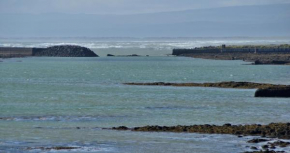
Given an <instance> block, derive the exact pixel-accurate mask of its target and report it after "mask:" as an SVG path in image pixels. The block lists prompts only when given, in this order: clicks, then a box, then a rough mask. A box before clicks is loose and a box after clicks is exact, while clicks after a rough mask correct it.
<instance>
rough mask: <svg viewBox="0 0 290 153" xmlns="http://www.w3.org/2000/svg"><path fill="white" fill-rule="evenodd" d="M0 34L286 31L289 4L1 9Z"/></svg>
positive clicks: (289, 33)
mask: <svg viewBox="0 0 290 153" xmlns="http://www.w3.org/2000/svg"><path fill="white" fill-rule="evenodd" d="M0 20H1V23H0V37H8V36H46V37H50V36H52V37H55V36H56V37H57V36H61V37H70V36H93V37H127V36H129V37H203V36H207V37H210V36H213V37H216V36H217V37H224V36H290V4H281V5H280V4H279V5H277V4H275V5H259V6H237V7H224V8H214V9H199V10H186V11H178V12H161V13H149V14H134V15H89V14H57V13H55V14H38V15H37V14H1V15H0Z"/></svg>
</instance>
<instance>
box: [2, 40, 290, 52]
mask: <svg viewBox="0 0 290 153" xmlns="http://www.w3.org/2000/svg"><path fill="white" fill-rule="evenodd" d="M289 43H290V38H289V39H275V38H273V39H246V38H243V39H237V38H235V39H180V40H179V39H174V40H114V41H107V40H103V41H100V40H98V41H95V40H82V41H69V40H63V41H59V40H58V41H52V40H42V42H40V41H27V40H20V41H19V40H5V39H4V40H3V39H1V40H0V47H29V48H31V47H36V48H45V47H50V46H55V45H79V46H83V47H87V48H91V49H129V48H139V49H155V50H171V49H173V48H194V47H202V46H219V45H221V44H227V45H245V44H248V45H254V44H263V45H265V44H289Z"/></svg>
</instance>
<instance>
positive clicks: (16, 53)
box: [0, 45, 98, 58]
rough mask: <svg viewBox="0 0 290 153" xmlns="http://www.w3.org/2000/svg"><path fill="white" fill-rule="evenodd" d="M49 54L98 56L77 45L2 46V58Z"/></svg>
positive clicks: (50, 55) (0, 56) (53, 55)
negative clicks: (46, 46)
mask: <svg viewBox="0 0 290 153" xmlns="http://www.w3.org/2000/svg"><path fill="white" fill-rule="evenodd" d="M28 56H48V57H98V55H97V54H95V53H94V52H93V51H92V50H90V49H89V48H86V47H81V46H75V45H60V46H52V47H48V48H20V47H0V58H13V57H28Z"/></svg>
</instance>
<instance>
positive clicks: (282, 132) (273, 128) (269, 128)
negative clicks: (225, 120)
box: [112, 123, 290, 141]
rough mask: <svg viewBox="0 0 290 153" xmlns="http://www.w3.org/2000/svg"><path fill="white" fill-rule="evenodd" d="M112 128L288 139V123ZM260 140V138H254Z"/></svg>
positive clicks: (289, 131) (289, 130)
mask: <svg viewBox="0 0 290 153" xmlns="http://www.w3.org/2000/svg"><path fill="white" fill-rule="evenodd" d="M112 129H113V130H131V131H144V132H145V131H150V132H189V133H208V134H213V133H215V134H235V135H241V134H242V135H252V136H267V137H275V138H281V139H290V125H289V124H288V123H271V124H268V125H257V124H253V125H231V126H229V125H227V126H217V125H209V124H205V125H191V126H181V125H178V126H156V125H155V126H144V127H134V128H128V127H125V126H120V127H113V128H112ZM256 141H262V140H256Z"/></svg>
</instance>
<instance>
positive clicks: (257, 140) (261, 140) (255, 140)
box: [247, 139, 269, 143]
mask: <svg viewBox="0 0 290 153" xmlns="http://www.w3.org/2000/svg"><path fill="white" fill-rule="evenodd" d="M266 141H269V140H267V139H252V140H249V141H247V142H248V143H260V142H266Z"/></svg>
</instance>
